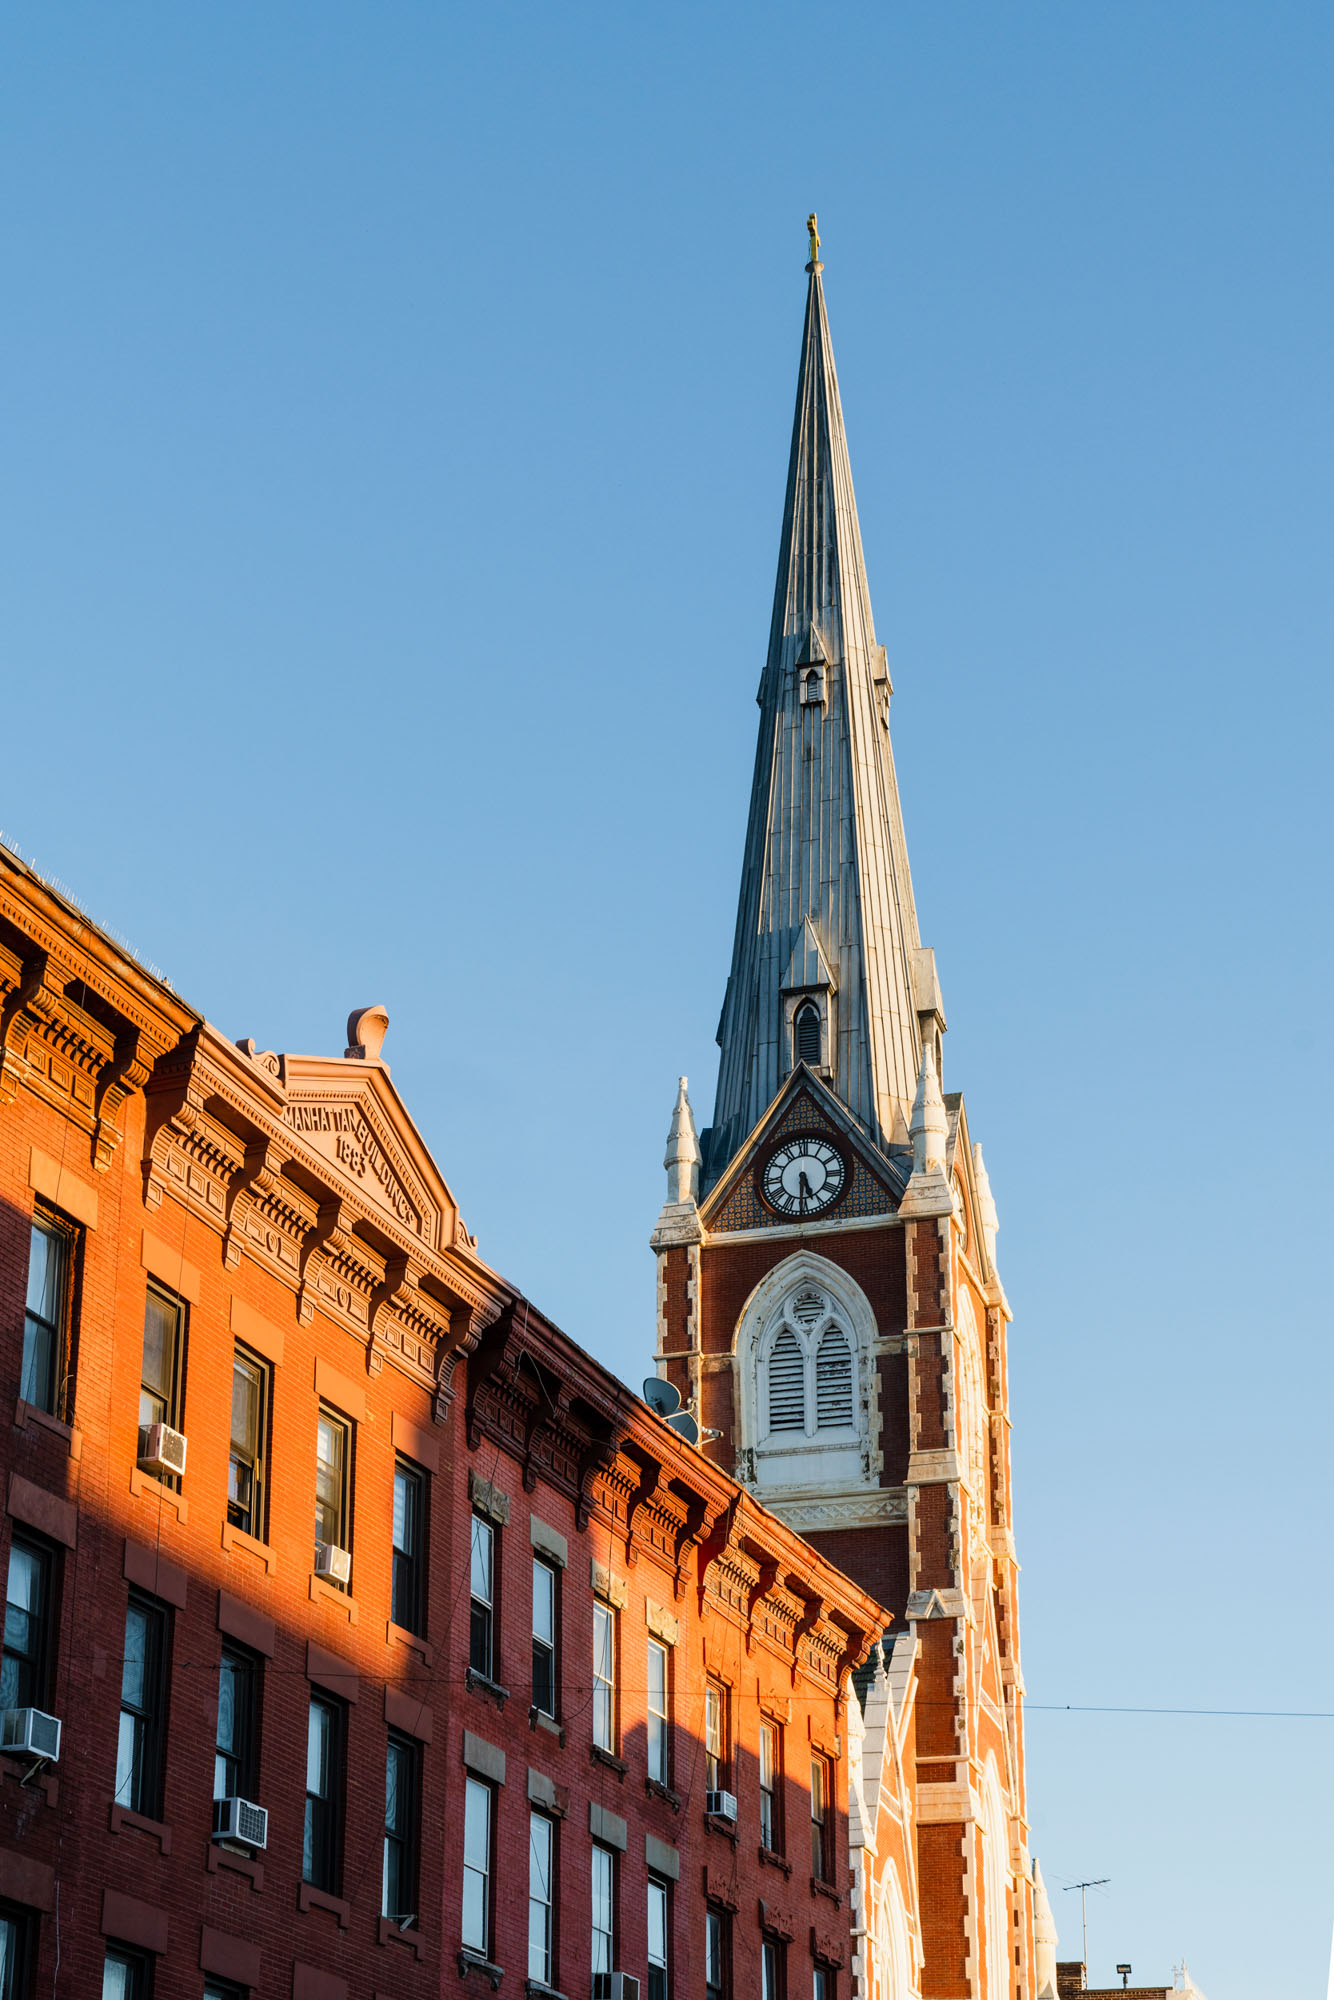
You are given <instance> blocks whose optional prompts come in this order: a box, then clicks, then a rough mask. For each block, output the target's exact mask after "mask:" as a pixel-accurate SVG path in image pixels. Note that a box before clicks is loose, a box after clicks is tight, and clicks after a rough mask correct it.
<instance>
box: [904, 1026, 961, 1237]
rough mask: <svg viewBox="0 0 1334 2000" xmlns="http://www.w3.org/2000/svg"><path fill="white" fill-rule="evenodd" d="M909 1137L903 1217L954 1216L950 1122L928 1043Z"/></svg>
mask: <svg viewBox="0 0 1334 2000" xmlns="http://www.w3.org/2000/svg"><path fill="white" fill-rule="evenodd" d="M908 1136H909V1138H910V1139H911V1140H912V1179H911V1180H910V1181H909V1182H908V1192H907V1193H906V1194H905V1195H904V1197H903V1201H902V1203H901V1204H900V1207H899V1213H900V1215H952V1214H953V1213H954V1196H953V1193H952V1191H951V1189H950V1184H949V1181H948V1179H947V1177H946V1174H945V1142H946V1139H947V1138H948V1136H949V1123H948V1120H947V1119H946V1117H945V1100H944V1098H943V1097H942V1096H941V1094H940V1079H939V1078H938V1077H937V1075H936V1058H935V1053H934V1051H933V1049H932V1046H931V1043H930V1041H929V1040H928V1041H926V1042H925V1043H923V1045H922V1065H921V1068H920V1069H919V1070H918V1072H917V1095H916V1096H915V1097H914V1099H913V1106H912V1123H911V1125H910V1126H909V1127H908Z"/></svg>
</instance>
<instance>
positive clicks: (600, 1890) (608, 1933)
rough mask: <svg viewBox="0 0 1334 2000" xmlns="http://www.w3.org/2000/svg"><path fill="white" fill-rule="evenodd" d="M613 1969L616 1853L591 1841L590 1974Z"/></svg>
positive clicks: (614, 1963)
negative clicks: (591, 1920) (591, 1938)
mask: <svg viewBox="0 0 1334 2000" xmlns="http://www.w3.org/2000/svg"><path fill="white" fill-rule="evenodd" d="M615 1970H616V1856H615V1854H614V1853H613V1852H612V1850H611V1848H610V1847H600V1846H599V1845H598V1843H597V1842H596V1841H594V1843H593V1973H594V1976H596V1975H597V1974H598V1973H599V1972H614V1971H615Z"/></svg>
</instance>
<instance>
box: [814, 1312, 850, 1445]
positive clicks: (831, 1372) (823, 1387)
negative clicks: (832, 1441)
mask: <svg viewBox="0 0 1334 2000" xmlns="http://www.w3.org/2000/svg"><path fill="white" fill-rule="evenodd" d="M851 1423H852V1353H851V1350H850V1348H849V1347H848V1343H847V1337H846V1335H844V1334H842V1333H840V1332H839V1330H838V1328H837V1327H836V1326H831V1327H830V1329H829V1331H828V1332H827V1333H826V1334H825V1336H824V1338H823V1340H822V1341H821V1342H820V1350H819V1352H818V1354H817V1355H816V1357H815V1424H816V1428H817V1430H822V1431H830V1430H846V1429H847V1428H848V1426H849V1425H850V1424H851Z"/></svg>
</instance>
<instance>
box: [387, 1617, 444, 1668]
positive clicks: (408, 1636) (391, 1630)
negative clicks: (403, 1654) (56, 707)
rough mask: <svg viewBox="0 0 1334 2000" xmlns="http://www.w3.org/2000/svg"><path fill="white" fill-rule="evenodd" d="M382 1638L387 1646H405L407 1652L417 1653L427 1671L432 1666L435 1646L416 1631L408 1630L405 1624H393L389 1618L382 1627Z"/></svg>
mask: <svg viewBox="0 0 1334 2000" xmlns="http://www.w3.org/2000/svg"><path fill="white" fill-rule="evenodd" d="M384 1639H385V1644H386V1645H387V1646H406V1647H407V1648H408V1650H409V1652H412V1653H417V1654H419V1655H420V1657H421V1663H422V1665H423V1666H424V1667H425V1668H426V1669H427V1671H428V1672H429V1671H430V1670H431V1668H433V1667H434V1665H435V1647H434V1646H432V1645H430V1644H429V1643H428V1641H427V1640H425V1639H423V1638H420V1637H419V1636H418V1634H417V1633H416V1632H409V1630H408V1628H407V1626H406V1625H395V1623H394V1621H393V1619H392V1618H391V1619H390V1620H389V1621H388V1623H387V1624H386V1626H385V1628H384Z"/></svg>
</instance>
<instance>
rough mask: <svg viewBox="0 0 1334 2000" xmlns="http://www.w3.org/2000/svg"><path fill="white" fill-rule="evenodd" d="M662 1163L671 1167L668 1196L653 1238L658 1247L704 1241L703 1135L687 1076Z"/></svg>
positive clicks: (678, 1092)
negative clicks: (701, 1210) (701, 1213)
mask: <svg viewBox="0 0 1334 2000" xmlns="http://www.w3.org/2000/svg"><path fill="white" fill-rule="evenodd" d="M662 1164H663V1165H664V1167H666V1169H667V1199H666V1201H665V1202H664V1203H663V1205H662V1212H661V1214H660V1215H659V1216H658V1226H657V1228H656V1229H655V1230H654V1232H653V1234H652V1236H651V1237H650V1238H649V1241H650V1243H651V1244H652V1246H653V1248H654V1249H655V1250H665V1249H667V1248H668V1247H669V1245H671V1244H673V1243H700V1242H702V1241H703V1238H704V1231H703V1228H702V1227H701V1225H700V1219H699V1207H698V1203H699V1167H700V1151H699V1139H698V1138H697V1136H696V1133H695V1119H694V1114H693V1112H692V1111H691V1109H690V1094H689V1088H688V1084H687V1080H686V1078H685V1077H681V1078H679V1079H678V1081H677V1086H676V1103H675V1105H674V1106H673V1109H672V1122H671V1125H670V1127H669V1129H668V1132H667V1151H666V1153H665V1154H664V1155H663V1161H662Z"/></svg>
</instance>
